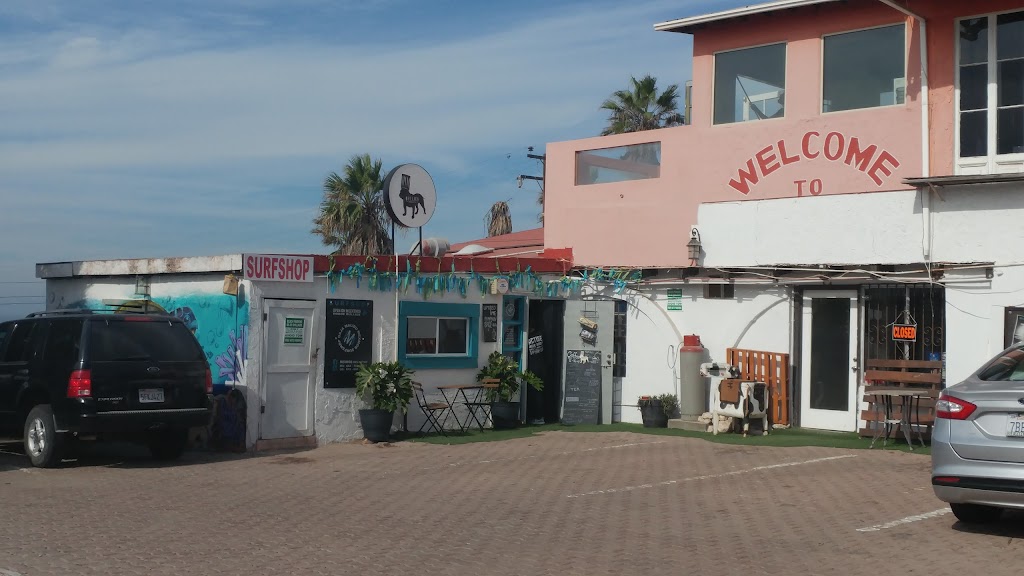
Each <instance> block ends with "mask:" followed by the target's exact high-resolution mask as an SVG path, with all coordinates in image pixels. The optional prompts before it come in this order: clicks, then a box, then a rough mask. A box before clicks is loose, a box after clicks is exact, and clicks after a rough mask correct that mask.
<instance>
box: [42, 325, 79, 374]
mask: <svg viewBox="0 0 1024 576" xmlns="http://www.w3.org/2000/svg"><path fill="white" fill-rule="evenodd" d="M81 338H82V321H81V320H54V321H52V322H51V323H50V330H49V335H48V336H47V337H46V345H45V346H44V347H43V362H45V363H46V364H47V366H48V367H50V368H53V369H59V370H63V369H70V368H71V365H72V364H73V363H74V362H75V361H77V360H79V350H80V349H79V341H80V340H81Z"/></svg>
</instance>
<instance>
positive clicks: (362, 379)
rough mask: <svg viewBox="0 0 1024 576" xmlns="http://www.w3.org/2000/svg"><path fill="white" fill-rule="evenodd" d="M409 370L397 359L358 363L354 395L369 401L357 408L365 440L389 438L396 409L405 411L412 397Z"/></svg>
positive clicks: (410, 372) (385, 439) (380, 440)
mask: <svg viewBox="0 0 1024 576" xmlns="http://www.w3.org/2000/svg"><path fill="white" fill-rule="evenodd" d="M412 374H413V371H412V370H410V369H409V368H406V367H405V366H403V365H402V364H401V363H400V362H371V363H369V364H363V365H361V366H360V367H359V372H357V373H356V395H358V396H360V397H361V398H362V399H363V400H364V401H365V402H367V403H368V404H369V405H370V408H364V409H360V410H359V422H360V424H361V425H362V427H363V436H364V437H365V438H366V439H367V440H369V441H371V442H387V441H388V438H389V437H390V436H391V424H392V423H393V422H394V420H395V411H396V410H401V411H402V412H405V411H406V409H407V408H408V406H409V401H410V400H411V399H412Z"/></svg>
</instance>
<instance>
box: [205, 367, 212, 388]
mask: <svg viewBox="0 0 1024 576" xmlns="http://www.w3.org/2000/svg"><path fill="white" fill-rule="evenodd" d="M206 393H207V394H213V373H212V372H210V367H209V366H207V367H206Z"/></svg>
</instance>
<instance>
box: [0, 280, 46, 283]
mask: <svg viewBox="0 0 1024 576" xmlns="http://www.w3.org/2000/svg"><path fill="white" fill-rule="evenodd" d="M43 282H45V280H21V281H14V280H7V281H0V284H42V283H43Z"/></svg>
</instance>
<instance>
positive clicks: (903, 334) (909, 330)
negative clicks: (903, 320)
mask: <svg viewBox="0 0 1024 576" xmlns="http://www.w3.org/2000/svg"><path fill="white" fill-rule="evenodd" d="M892 339H893V340H895V341H897V342H915V341H917V325H916V324H895V325H894V326H893V327H892Z"/></svg>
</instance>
